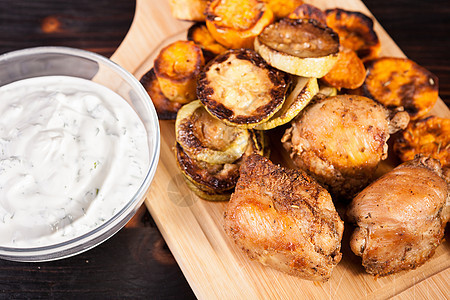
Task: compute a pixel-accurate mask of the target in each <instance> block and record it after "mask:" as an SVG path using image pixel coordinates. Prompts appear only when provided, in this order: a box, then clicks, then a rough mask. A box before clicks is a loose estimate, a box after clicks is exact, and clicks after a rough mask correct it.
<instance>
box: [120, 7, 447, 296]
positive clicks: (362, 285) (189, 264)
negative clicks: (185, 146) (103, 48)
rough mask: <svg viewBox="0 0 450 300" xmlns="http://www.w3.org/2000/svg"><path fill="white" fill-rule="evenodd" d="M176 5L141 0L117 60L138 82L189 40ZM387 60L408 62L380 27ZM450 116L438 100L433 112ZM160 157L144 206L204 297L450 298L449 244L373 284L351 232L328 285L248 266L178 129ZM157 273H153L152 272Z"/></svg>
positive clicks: (169, 129) (169, 130)
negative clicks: (196, 180) (187, 175)
mask: <svg viewBox="0 0 450 300" xmlns="http://www.w3.org/2000/svg"><path fill="white" fill-rule="evenodd" d="M168 1H169V0H138V1H137V6H136V14H135V19H134V21H133V24H132V26H131V28H130V32H129V33H128V35H127V36H126V38H125V40H124V41H123V43H122V44H121V46H120V47H119V49H118V50H117V52H116V53H115V54H114V55H113V57H112V59H113V60H114V61H115V62H117V63H118V64H120V65H122V66H123V67H124V68H126V69H127V70H129V71H130V72H132V73H133V74H134V75H135V76H136V77H137V78H138V79H139V78H140V77H141V76H142V75H143V74H144V73H145V72H147V71H148V70H149V69H150V68H151V67H152V65H153V60H154V58H155V55H156V54H157V53H158V52H159V49H160V48H161V47H162V46H163V45H166V44H167V43H168V42H171V41H174V40H177V39H186V34H185V32H186V29H187V28H188V27H189V26H190V25H191V23H189V22H183V21H177V20H175V19H174V18H173V17H172V15H171V13H170V8H169V4H168ZM314 4H315V5H316V6H318V7H320V8H332V7H342V8H345V9H349V10H357V11H361V12H363V13H366V14H368V15H371V14H370V12H369V11H368V9H367V8H366V7H365V6H364V4H363V3H362V2H361V1H360V0H344V1H337V0H320V1H319V0H316V1H314ZM375 30H376V32H377V33H378V35H379V37H380V40H381V44H382V55H384V56H404V55H403V53H402V51H401V50H400V49H399V48H398V47H397V46H396V44H395V43H394V42H393V41H392V39H391V38H390V37H389V36H388V34H387V33H386V32H385V31H384V30H383V28H382V27H381V26H380V24H378V23H377V22H375ZM433 113H434V114H435V115H438V116H447V117H450V112H449V109H448V108H447V106H446V105H445V104H444V103H443V102H442V101H441V100H439V101H438V103H437V104H436V106H435V108H434V109H433ZM160 126H161V158H160V161H159V166H158V170H157V172H156V175H155V178H154V180H153V183H152V186H151V188H150V191H149V193H148V196H147V198H146V200H145V204H146V206H147V208H148V209H149V211H150V213H151V214H152V216H153V218H154V220H155V221H156V223H157V225H158V228H159V230H160V231H161V233H162V235H163V236H164V239H165V240H166V242H167V244H168V246H169V248H170V250H171V251H172V253H173V255H174V256H175V258H176V260H177V262H178V264H179V265H180V267H181V270H182V271H183V273H184V275H185V276H186V278H187V280H188V282H189V284H190V285H191V287H192V289H193V291H194V292H195V294H196V296H197V297H198V298H201V299H213V298H220V299H230V298H231V299H268V298H271V299H293V298H305V299H312V298H315V299H324V298H329V299H362V298H365V299H384V298H389V297H394V296H396V297H401V298H415V297H417V298H425V297H426V298H446V297H449V295H450V288H449V285H448V283H447V281H448V279H449V278H450V242H449V241H450V238H449V237H448V235H449V234H448V232H447V241H445V242H444V243H443V244H442V245H441V246H439V247H438V249H437V251H436V254H435V255H434V256H433V258H432V259H431V260H430V261H429V262H427V263H426V264H425V265H423V266H421V267H419V268H418V269H416V270H414V271H410V272H404V273H401V274H396V275H391V276H388V277H383V278H378V279H376V278H374V277H372V276H370V275H368V274H366V273H365V272H364V270H363V268H362V266H361V263H360V259H359V258H358V257H356V256H355V255H354V254H353V253H352V252H351V250H350V248H349V246H348V240H349V235H350V230H349V229H350V228H349V227H347V228H348V229H347V228H346V231H345V233H344V239H343V244H342V252H343V259H342V261H341V262H340V263H339V264H338V266H337V267H336V268H335V270H334V271H333V275H332V278H331V279H330V280H329V281H328V282H326V283H315V282H310V281H307V280H302V279H299V278H296V277H292V276H289V275H285V274H283V273H280V272H278V271H275V270H272V269H270V268H267V267H264V266H262V265H260V264H259V263H257V262H254V261H251V260H249V259H248V258H247V257H246V256H245V255H244V254H243V253H242V252H241V250H240V249H238V248H237V247H236V246H235V245H234V243H233V242H232V241H230V239H229V238H228V237H227V236H226V235H225V232H224V230H223V227H222V223H223V222H222V221H223V212H224V210H225V207H226V203H215V202H207V201H204V200H201V199H199V198H197V197H196V196H194V195H193V194H192V193H191V192H190V191H189V189H188V188H187V187H186V186H185V184H184V182H183V179H182V175H181V173H180V172H179V171H178V168H177V166H176V162H175V159H174V154H173V151H172V147H173V146H174V141H175V136H174V124H173V122H170V121H161V122H160ZM148 271H149V272H152V270H148Z"/></svg>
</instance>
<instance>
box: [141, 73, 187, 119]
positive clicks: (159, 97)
mask: <svg viewBox="0 0 450 300" xmlns="http://www.w3.org/2000/svg"><path fill="white" fill-rule="evenodd" d="M140 82H141V84H142V86H143V87H144V88H145V90H146V91H147V93H148V95H149V96H150V99H151V100H152V102H153V105H154V106H155V109H156V113H157V114H158V118H159V119H160V120H175V119H176V117H177V112H178V110H179V109H180V108H181V106H182V104H181V103H178V102H175V101H170V100H169V99H167V97H166V96H165V95H164V94H163V92H162V91H161V88H160V86H159V82H158V79H157V78H156V75H155V71H154V69H153V68H151V69H150V71H148V72H147V73H145V74H144V76H142V78H141V79H140Z"/></svg>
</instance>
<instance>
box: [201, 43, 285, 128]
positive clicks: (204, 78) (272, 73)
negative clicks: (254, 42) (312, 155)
mask: <svg viewBox="0 0 450 300" xmlns="http://www.w3.org/2000/svg"><path fill="white" fill-rule="evenodd" d="M286 88H287V84H286V81H285V74H284V73H283V72H281V71H279V70H277V69H275V68H272V67H271V66H269V65H268V64H267V63H266V62H265V61H264V60H263V59H262V58H261V56H259V55H258V53H256V52H255V51H253V50H249V49H239V50H229V51H227V52H225V53H223V54H221V55H219V56H217V57H216V58H214V59H213V60H211V61H210V62H209V63H208V64H207V65H206V67H205V68H204V70H203V71H202V72H201V73H200V76H199V80H198V86H197V96H198V98H199V99H200V100H201V101H202V103H203V105H204V106H205V107H206V109H207V110H208V111H209V112H210V113H211V114H212V115H213V116H215V117H216V118H218V119H219V120H222V121H223V122H225V123H227V124H229V125H232V126H238V127H242V128H253V127H255V126H256V125H258V124H261V123H263V122H265V121H267V120H268V119H270V117H272V116H273V115H274V114H275V113H276V112H277V111H278V110H279V109H280V108H281V106H282V104H283V102H284V96H285V93H286Z"/></svg>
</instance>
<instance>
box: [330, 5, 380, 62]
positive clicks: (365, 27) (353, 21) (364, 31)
mask: <svg viewBox="0 0 450 300" xmlns="http://www.w3.org/2000/svg"><path fill="white" fill-rule="evenodd" d="M325 14H326V15H327V25H328V26H329V27H331V28H333V30H334V31H335V32H337V34H338V35H339V40H340V42H341V45H342V46H344V47H346V48H349V49H352V50H353V51H355V52H356V53H357V54H358V56H359V57H360V58H361V59H363V60H364V61H367V60H370V59H373V58H376V57H378V54H379V53H380V49H381V44H380V41H379V39H378V36H377V34H376V32H375V30H374V29H373V20H372V19H371V18H370V17H368V16H366V15H365V14H363V13H361V12H359V11H348V10H344V9H340V8H333V9H328V10H326V11H325Z"/></svg>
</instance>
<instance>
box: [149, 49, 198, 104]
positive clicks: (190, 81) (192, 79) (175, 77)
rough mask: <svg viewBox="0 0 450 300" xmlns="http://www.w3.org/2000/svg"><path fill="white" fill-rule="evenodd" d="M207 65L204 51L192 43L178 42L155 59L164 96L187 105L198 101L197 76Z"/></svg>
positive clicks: (156, 72)
mask: <svg viewBox="0 0 450 300" xmlns="http://www.w3.org/2000/svg"><path fill="white" fill-rule="evenodd" d="M204 64H205V59H204V58H203V53H202V49H201V48H200V47H199V46H197V45H196V44H195V43H194V42H192V41H176V42H174V43H172V44H170V45H168V46H167V47H165V48H163V49H162V50H161V52H160V53H159V55H158V56H157V57H156V59H155V66H154V69H155V74H156V77H157V78H158V81H159V84H160V87H161V90H162V92H163V93H164V95H165V96H166V97H167V98H168V99H169V100H172V101H176V102H180V103H187V102H190V101H192V100H194V99H196V94H195V89H196V86H197V84H196V82H197V76H198V74H199V73H200V70H201V69H202V68H203V66H204Z"/></svg>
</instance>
